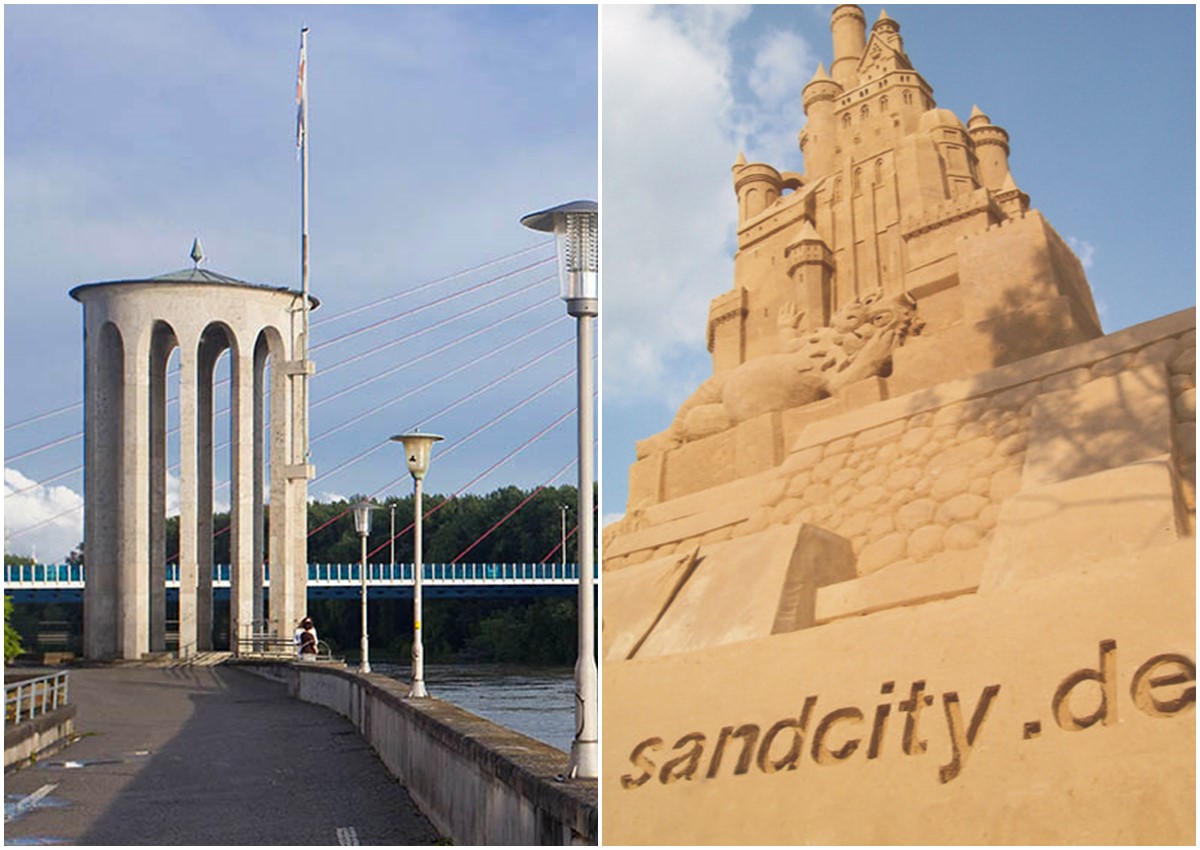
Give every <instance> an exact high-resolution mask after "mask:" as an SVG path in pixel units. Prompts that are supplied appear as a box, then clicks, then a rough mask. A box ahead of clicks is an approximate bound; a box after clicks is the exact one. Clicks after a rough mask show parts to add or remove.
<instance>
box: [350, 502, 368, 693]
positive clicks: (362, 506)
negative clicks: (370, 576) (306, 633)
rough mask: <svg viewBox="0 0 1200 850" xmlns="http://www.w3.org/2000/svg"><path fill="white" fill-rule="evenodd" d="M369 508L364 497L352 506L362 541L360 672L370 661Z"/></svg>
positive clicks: (366, 669)
mask: <svg viewBox="0 0 1200 850" xmlns="http://www.w3.org/2000/svg"><path fill="white" fill-rule="evenodd" d="M371 508H372V505H371V503H370V502H369V501H367V500H366V499H363V500H362V501H361V502H359V503H358V504H357V505H355V506H354V530H355V531H357V532H358V537H359V539H360V540H361V541H362V568H361V569H360V571H359V572H360V577H361V578H362V639H361V640H360V642H359V650H360V652H361V655H362V662H361V663H360V664H359V665H358V672H360V673H370V672H371V661H370V659H369V657H368V655H369V651H368V647H369V646H370V643H369V642H368V640H367V535H368V534H370V533H371Z"/></svg>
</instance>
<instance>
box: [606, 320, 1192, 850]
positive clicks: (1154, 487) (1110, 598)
mask: <svg viewBox="0 0 1200 850" xmlns="http://www.w3.org/2000/svg"><path fill="white" fill-rule="evenodd" d="M811 414H812V411H808V412H806V413H804V414H796V416H799V415H805V416H809V415H811ZM774 416H775V421H773V422H772V421H764V422H763V423H760V424H759V425H758V427H760V428H761V429H762V430H764V432H767V433H769V434H770V435H772V436H771V437H770V439H769V440H767V441H766V444H767V445H769V446H772V447H774V448H772V449H771V451H774V452H776V453H777V454H776V456H775V457H773V458H771V459H770V460H767V461H764V463H763V464H762V465H761V466H760V467H758V468H759V469H761V470H762V471H759V472H757V473H755V474H753V475H749V476H747V477H745V478H742V479H740V480H734V481H731V482H729V483H726V484H723V485H720V486H716V487H709V488H707V489H702V490H697V491H692V492H689V493H687V494H686V495H682V496H680V497H678V498H669V499H667V500H665V501H661V502H658V503H656V504H651V505H649V506H646V507H645V508H644V509H643V510H640V511H637V512H635V513H632V514H631V515H630V516H628V517H627V518H626V519H625V520H623V521H622V522H621V523H619V524H617V525H615V526H610V527H609V529H607V530H606V539H605V550H604V555H605V562H604V587H605V606H604V612H605V613H604V618H605V622H604V649H603V652H604V663H603V668H602V669H603V677H604V678H603V692H604V714H605V725H604V776H603V779H602V781H603V783H604V786H605V787H604V795H605V797H604V799H605V819H604V840H605V842H606V843H612V844H643V843H652V844H679V843H689V844H690V843H699V844H707V843H730V844H747V843H749V844H755V843H786V844H797V843H799V844H821V843H934V844H940V843H989V844H994V843H1072V844H1075V843H1187V844H1191V843H1194V841H1195V794H1196V790H1195V616H1196V615H1195V311H1194V310H1188V311H1184V312H1181V313H1177V314H1173V315H1170V316H1166V317H1164V318H1162V319H1158V320H1155V321H1153V322H1148V323H1146V324H1143V325H1139V326H1136V327H1133V328H1129V329H1127V330H1124V331H1121V332H1118V333H1115V334H1111V335H1109V336H1107V337H1102V338H1099V339H1095V340H1092V341H1089V342H1085V343H1081V344H1078V345H1074V346H1071V347H1068V348H1064V349H1061V350H1058V351H1053V352H1050V353H1047V354H1042V355H1038V356H1036V357H1031V358H1028V359H1026V360H1022V361H1020V362H1017V363H1013V364H1010V365H1007V366H1003V367H1000V368H997V369H992V370H990V371H987V372H983V373H981V374H978V375H975V376H973V377H970V378H965V379H962V380H956V381H951V382H947V383H942V384H939V385H936V386H933V387H930V388H927V389H924V390H919V391H916V392H912V393H908V394H906V395H900V396H898V397H892V398H886V399H883V400H880V401H876V402H875V403H870V404H866V405H865V406H862V407H859V408H858V409H854V410H842V411H836V410H832V409H831V410H829V411H827V414H826V415H825V416H824V417H823V418H822V417H821V416H819V415H817V416H814V417H813V418H811V419H810V420H809V421H807V422H798V421H796V420H794V419H793V424H792V425H791V426H789V427H784V425H785V423H786V422H787V421H788V417H789V414H788V413H787V412H784V413H783V414H778V415H774ZM748 425H754V423H742V426H739V427H745V426H748ZM758 444H759V445H762V444H763V443H761V442H760V443H758ZM750 445H754V443H750ZM1018 813H1019V814H1018Z"/></svg>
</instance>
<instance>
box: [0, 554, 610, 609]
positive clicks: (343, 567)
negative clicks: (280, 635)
mask: <svg viewBox="0 0 1200 850" xmlns="http://www.w3.org/2000/svg"><path fill="white" fill-rule="evenodd" d="M361 571H362V566H361V564H309V565H308V582H307V583H308V595H309V597H310V598H314V599H338V598H341V599H345V598H351V597H357V595H358V594H359V593H360V592H361V587H362V578H361ZM264 573H265V580H264V582H263V583H264V585H267V586H269V585H270V583H271V568H270V565H267V566H266V567H265V568H264ZM597 573H598V570H597ZM597 573H593V581H595V578H596V574H597ZM86 575H87V574H86V570H85V568H84V567H82V566H79V565H71V564H23V565H15V564H14V565H6V566H5V567H4V592H5V593H6V594H11V595H12V596H13V598H14V599H15V600H16V601H18V602H36V601H39V600H40V601H54V602H59V601H61V602H78V601H79V600H81V599H82V598H83V587H84V583H85V581H86ZM421 583H422V586H423V587H424V589H425V592H426V593H428V594H429V595H430V596H431V597H447V596H449V597H465V596H512V597H528V596H541V595H556V596H569V595H571V594H573V593H575V592H576V589H577V588H578V585H579V570H578V567H577V565H576V564H562V563H555V564H539V563H518V564H424V565H423V569H422V572H421ZM367 586H368V588H369V592H370V593H371V595H372V596H373V597H409V598H411V596H412V593H413V565H412V564H368V565H367ZM229 587H230V580H229V565H228V564H217V565H215V566H214V567H213V593H214V595H215V596H216V597H217V598H219V599H224V598H228V595H229ZM166 591H167V595H168V597H169V598H174V596H175V595H176V594H177V593H178V592H179V565H178V564H167V567H166Z"/></svg>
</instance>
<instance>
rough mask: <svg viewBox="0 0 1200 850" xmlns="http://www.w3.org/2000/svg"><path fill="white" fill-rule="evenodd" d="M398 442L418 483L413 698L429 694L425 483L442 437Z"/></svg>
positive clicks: (422, 436) (414, 435) (410, 437)
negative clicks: (424, 628) (424, 625)
mask: <svg viewBox="0 0 1200 850" xmlns="http://www.w3.org/2000/svg"><path fill="white" fill-rule="evenodd" d="M392 439H393V440H394V441H395V442H398V443H403V444H404V459H405V462H406V463H407V464H408V471H409V472H410V473H411V474H412V477H413V482H414V485H415V490H416V494H415V498H414V499H413V644H412V687H411V688H410V689H409V691H408V695H409V697H410V698H423V697H427V696H429V693H428V692H427V691H426V690H425V646H424V644H423V643H422V642H421V571H422V563H421V482H422V481H423V480H425V473H426V472H427V471H428V470H429V450H430V449H432V448H433V444H434V443H436V442H437V441H438V440H441V439H444V438H443V437H440V436H438V435H437V434H421V433H412V434H397V435H396V436H394V437H392Z"/></svg>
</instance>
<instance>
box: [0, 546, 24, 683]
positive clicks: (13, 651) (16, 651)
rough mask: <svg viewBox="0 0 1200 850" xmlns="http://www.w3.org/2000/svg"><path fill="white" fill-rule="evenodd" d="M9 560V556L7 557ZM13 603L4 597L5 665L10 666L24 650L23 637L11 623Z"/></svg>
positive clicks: (10, 599) (10, 598)
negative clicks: (22, 645) (22, 646)
mask: <svg viewBox="0 0 1200 850" xmlns="http://www.w3.org/2000/svg"><path fill="white" fill-rule="evenodd" d="M5 557H6V559H7V556H5ZM12 610H13V601H12V597H11V596H6V597H4V663H5V664H10V663H12V661H13V659H15V658H16V657H17V656H18V655H20V654H21V653H22V652H24V650H23V649H22V648H21V636H20V635H19V634H18V633H17V630H16V629H15V628H14V627H13V625H12V623H11V622H9V621H10V620H11V619H12Z"/></svg>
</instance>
